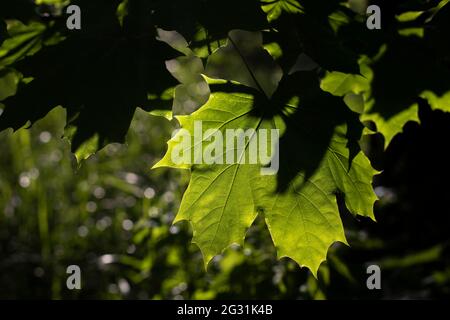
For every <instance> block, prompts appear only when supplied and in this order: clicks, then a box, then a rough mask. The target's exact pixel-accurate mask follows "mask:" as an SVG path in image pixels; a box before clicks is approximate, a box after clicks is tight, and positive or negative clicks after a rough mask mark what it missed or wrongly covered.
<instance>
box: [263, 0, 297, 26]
mask: <svg viewBox="0 0 450 320" xmlns="http://www.w3.org/2000/svg"><path fill="white" fill-rule="evenodd" d="M262 9H263V10H264V12H265V13H266V14H267V20H269V22H271V21H274V20H276V19H278V18H279V17H280V15H281V13H282V12H287V13H290V14H296V13H302V12H303V8H302V6H301V5H300V4H299V3H298V1H297V0H263V1H262Z"/></svg>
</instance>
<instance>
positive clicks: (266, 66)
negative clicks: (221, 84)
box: [205, 30, 283, 97]
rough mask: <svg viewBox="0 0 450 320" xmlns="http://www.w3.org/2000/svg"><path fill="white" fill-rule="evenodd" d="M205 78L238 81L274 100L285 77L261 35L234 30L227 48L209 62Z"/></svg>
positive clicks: (215, 54) (217, 53)
mask: <svg viewBox="0 0 450 320" xmlns="http://www.w3.org/2000/svg"><path fill="white" fill-rule="evenodd" d="M205 73H206V75H207V76H208V77H211V78H215V79H225V80H230V81H237V82H239V83H241V84H244V85H246V86H249V87H251V88H255V89H257V90H259V91H261V92H262V93H264V94H265V95H266V96H267V97H271V96H272V95H273V93H274V92H275V90H276V89H277V87H278V83H279V81H280V80H281V77H282V76H283V71H282V70H281V68H280V67H279V66H278V65H277V64H276V62H275V61H273V58H272V57H271V56H270V54H269V52H267V51H266V50H265V49H264V48H263V38H262V34H261V33H260V32H248V31H242V30H233V31H230V33H229V34H228V41H227V44H226V46H224V47H221V48H219V49H218V50H217V51H215V52H214V53H213V54H212V55H211V56H210V57H209V59H208V63H207V65H206V72H205Z"/></svg>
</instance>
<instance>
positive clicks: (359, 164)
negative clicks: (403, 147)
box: [0, 0, 450, 273]
mask: <svg viewBox="0 0 450 320" xmlns="http://www.w3.org/2000/svg"><path fill="white" fill-rule="evenodd" d="M23 2H24V3H26V4H27V5H28V8H30V10H29V11H27V10H24V11H20V14H19V12H18V11H17V8H16V6H15V4H17V3H18V2H17V1H12V0H11V1H8V4H3V3H4V2H2V5H1V7H0V8H1V10H0V18H1V19H0V44H1V43H2V46H1V47H0V84H1V86H2V87H1V88H0V99H2V101H1V103H2V105H3V106H4V110H3V113H2V114H1V116H0V130H3V129H6V128H9V127H12V128H14V129H18V128H20V127H22V126H24V125H26V124H27V123H33V122H35V121H36V120H38V119H40V118H42V117H44V116H45V115H46V114H47V113H48V112H49V111H50V110H51V109H52V108H54V107H56V106H58V105H61V106H63V107H64V108H65V109H66V110H67V129H68V130H67V135H68V137H69V138H70V139H71V142H72V147H73V151H74V152H77V153H78V155H79V156H80V157H82V158H83V157H85V156H87V155H88V154H89V152H90V151H95V150H96V149H97V148H99V147H102V146H104V145H105V144H107V143H110V142H122V141H123V139H124V136H125V134H126V132H127V130H128V128H129V125H130V122H131V119H132V117H133V114H134V111H135V109H136V108H137V107H141V108H144V109H145V110H148V111H152V110H153V111H155V110H158V112H159V110H160V109H166V110H172V113H173V114H174V115H176V116H177V119H178V121H179V123H180V125H181V127H183V128H184V129H186V130H188V131H191V132H192V133H193V131H194V121H199V120H201V121H202V123H203V130H204V131H206V130H208V129H213V130H216V131H218V132H222V133H223V132H225V130H227V129H237V128H241V129H244V130H246V129H261V128H265V129H278V130H279V132H280V135H281V139H280V143H279V148H280V153H279V156H280V167H279V171H278V173H277V174H276V175H268V176H267V175H261V167H262V165H261V164H259V165H258V164H247V163H244V161H236V163H233V164H194V165H186V164H184V165H179V164H176V163H173V162H172V160H171V159H172V158H171V154H172V152H173V150H174V148H176V146H177V143H178V142H177V141H179V136H175V137H174V138H173V139H172V140H171V141H169V149H168V152H167V154H166V156H165V157H164V158H163V159H162V160H161V161H160V162H159V163H158V164H157V166H170V167H175V168H184V169H189V170H190V171H191V182H190V184H189V186H188V189H187V190H186V193H185V194H184V198H183V202H182V204H181V208H180V211H179V213H178V216H177V218H176V221H179V220H189V221H190V222H191V223H192V226H193V230H194V242H195V243H197V245H198V246H199V248H200V250H201V251H202V253H203V255H204V258H205V263H206V264H207V263H208V262H209V260H210V259H211V258H212V257H214V256H215V255H217V254H219V253H220V252H221V251H223V250H224V249H225V248H227V247H228V246H229V245H230V244H233V243H238V244H242V243H243V241H244V238H245V234H246V230H247V229H248V228H249V227H250V225H251V224H252V223H253V222H254V220H255V219H256V217H257V216H258V215H262V216H263V217H264V219H265V222H266V224H267V226H268V228H269V231H270V234H271V236H272V240H273V242H274V245H275V246H276V247H277V250H278V253H279V256H280V257H284V256H286V257H290V258H292V259H294V260H295V261H296V262H298V263H299V264H300V265H301V266H307V267H308V268H309V269H311V271H312V272H313V273H316V272H317V269H318V267H319V266H320V264H321V262H322V261H324V260H325V258H326V253H327V250H328V248H329V247H330V245H332V244H333V243H334V242H336V241H340V242H343V243H346V237H345V233H344V228H343V226H342V222H341V218H340V212H339V208H338V198H341V199H343V203H344V204H345V207H346V208H347V209H348V211H350V212H351V213H352V214H354V215H362V216H367V217H371V218H374V214H373V205H374V202H375V201H376V195H375V193H374V191H373V188H372V179H373V176H374V175H375V174H377V171H376V170H374V169H373V168H372V166H371V164H370V161H369V159H368V158H367V156H366V155H365V154H364V153H363V152H362V151H361V148H360V145H359V142H360V140H361V138H362V136H363V134H366V133H373V132H379V133H381V134H382V135H383V136H384V138H385V145H386V146H388V144H389V142H390V141H391V140H392V138H393V137H394V136H395V135H396V134H398V133H399V132H401V131H402V128H403V126H404V125H405V124H406V122H408V121H418V105H419V104H423V103H427V104H429V105H430V106H431V107H432V108H434V109H441V110H444V111H449V110H450V81H449V79H450V77H449V76H450V50H449V46H448V43H449V42H448V36H449V32H448V31H449V21H450V17H449V14H450V4H448V0H442V1H439V0H415V1H406V0H399V1H388V0H386V1H384V0H379V1H363V0H350V1H340V0H326V1H325V0H324V1H317V0H275V1H265V0H264V1H258V0H246V1H237V0H232V1H220V0H194V1H184V0H174V1H162V0H148V1H144V0H126V1H119V0H116V1H111V0H95V1H92V0H89V1H88V0H73V1H71V2H70V3H72V4H77V5H79V6H80V7H81V8H82V13H83V15H82V30H73V31H69V30H67V29H66V28H65V16H64V6H65V5H67V4H69V2H61V1H54V2H53V4H51V5H46V7H42V5H41V6H37V7H36V6H34V5H32V4H30V3H31V2H29V1H25V0H23ZM369 2H370V3H369ZM49 3H51V1H50V2H49ZM369 4H377V5H379V6H380V7H381V10H382V29H381V30H368V29H367V27H366V16H365V12H366V11H365V8H366V7H367V6H368V5H369ZM36 9H38V10H36ZM44 9H45V10H44ZM18 20H20V21H21V22H18ZM176 80H178V82H179V83H177V81H176ZM16 86H17V88H16ZM16 91H17V93H16ZM172 108H173V109H172ZM166 113H167V112H166ZM162 121H164V120H162ZM250 139H252V137H251V138H250ZM210 143H211V137H207V138H205V139H204V140H203V141H202V142H201V144H202V146H203V147H204V148H207V147H208V145H209V144H210ZM86 150H87V151H86ZM240 152H241V153H239V152H238V159H244V158H245V156H246V155H247V153H248V144H247V145H246V148H244V149H243V150H241V151H240Z"/></svg>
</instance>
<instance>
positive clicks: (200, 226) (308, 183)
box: [155, 92, 376, 274]
mask: <svg viewBox="0 0 450 320" xmlns="http://www.w3.org/2000/svg"><path fill="white" fill-rule="evenodd" d="M329 99H330V98H329V97H328V96H327V98H326V99H324V102H325V100H326V101H328V102H330V101H331V100H329ZM331 99H332V101H335V102H336V101H340V100H339V99H337V98H332V97H331ZM259 103H261V102H260V101H259V100H258V99H257V98H256V99H255V97H253V96H251V95H244V94H242V93H234V94H233V93H224V92H215V93H212V94H211V96H210V99H209V101H208V102H207V104H206V105H204V106H203V107H202V108H200V109H199V110H198V111H196V112H194V113H193V114H191V115H190V116H179V117H177V119H178V120H179V121H180V124H181V127H182V128H183V129H185V130H187V132H189V133H190V134H191V137H193V136H194V135H195V134H196V133H195V131H196V129H195V123H196V121H202V133H203V135H204V136H203V139H202V140H201V142H200V143H198V144H197V147H199V146H200V145H201V147H202V150H205V148H207V147H208V146H209V145H210V144H211V140H212V138H213V137H212V136H215V134H216V133H217V132H220V133H221V134H222V136H225V132H226V130H227V129H238V128H240V129H243V130H247V129H255V130H256V129H279V130H280V132H281V134H284V136H283V137H282V139H281V141H280V147H281V148H282V149H281V151H280V154H281V155H285V156H286V155H287V153H283V150H284V151H286V149H283V148H284V147H291V148H292V146H289V145H288V146H286V144H285V142H286V140H283V138H285V137H287V139H288V141H287V142H288V144H289V143H292V141H290V139H289V136H291V135H295V141H296V143H297V144H298V146H299V147H300V149H301V147H304V149H302V150H300V151H301V152H303V159H302V161H303V162H305V163H306V164H308V161H314V160H315V159H314V157H311V156H310V154H311V153H313V152H315V150H316V149H317V148H322V147H323V148H324V154H323V156H322V158H321V159H320V163H319V165H318V167H317V169H316V170H314V171H313V172H308V171H307V170H302V171H301V172H298V173H297V174H296V176H295V178H294V179H293V180H291V181H290V182H289V185H288V188H287V190H286V191H284V192H281V191H279V190H278V188H279V179H280V176H277V175H272V176H266V175H261V171H260V170H261V167H262V164H261V163H259V164H249V163H248V161H247V162H245V161H244V159H248V157H249V144H251V141H252V140H251V139H256V135H253V136H252V138H251V139H250V140H249V141H248V142H247V144H246V146H245V148H244V149H238V150H240V151H238V157H237V159H239V161H236V162H235V163H232V164H210V165H208V164H201V163H198V164H189V163H177V162H176V161H174V158H173V155H174V154H178V153H179V151H180V149H181V150H183V153H187V154H188V158H189V159H190V160H191V163H193V162H194V160H195V159H199V158H198V157H199V155H200V154H201V151H200V153H199V151H198V150H199V149H198V148H196V147H195V146H194V144H193V143H188V144H184V143H186V141H187V140H184V138H183V136H184V135H185V134H186V131H179V132H178V133H177V135H175V136H174V137H173V138H172V139H171V140H170V141H169V143H168V145H169V149H168V151H167V153H166V155H165V156H164V158H163V159H162V160H161V161H160V162H158V163H157V164H156V165H155V168H157V167H163V166H168V167H174V168H183V169H191V172H192V175H191V181H190V184H189V186H188V189H187V190H186V193H185V194H184V197H183V200H182V203H181V206H180V210H179V212H178V215H177V217H176V219H175V222H178V221H180V220H189V221H190V222H191V224H192V226H193V230H194V236H193V242H194V243H196V244H197V245H198V246H199V248H200V250H201V251H202V253H203V256H204V259H205V264H206V265H207V264H208V262H209V261H210V260H211V259H212V258H213V257H214V256H215V255H217V254H219V253H220V252H222V251H223V250H224V249H225V248H227V247H228V246H229V245H231V244H233V243H237V244H241V245H242V244H243V241H244V238H245V234H246V230H247V229H248V228H249V227H250V225H251V224H252V223H253V221H254V220H255V218H256V217H257V215H258V213H259V214H263V215H264V217H265V219H266V223H267V225H268V227H269V230H270V233H271V235H272V239H273V241H274V244H275V246H276V247H277V249H278V255H279V257H280V258H281V257H283V256H287V257H290V258H292V259H294V260H295V261H296V262H297V263H299V264H300V265H301V266H306V267H308V268H309V269H310V270H311V271H312V272H313V273H314V274H316V272H317V269H318V267H319V266H320V264H321V262H322V261H324V260H325V257H326V253H327V250H328V248H329V246H330V245H331V244H332V243H334V242H336V241H341V242H343V243H346V239H345V235H344V230H343V226H342V222H341V220H340V216H339V210H338V206H337V201H336V192H341V193H342V194H343V195H344V198H345V203H346V206H347V208H348V209H349V210H350V211H351V212H352V213H354V214H360V215H365V216H369V217H371V218H373V203H374V201H375V200H376V195H375V193H374V192H373V190H372V187H371V181H372V177H373V175H374V174H376V171H375V170H374V169H372V167H371V165H370V162H369V160H368V159H367V158H366V157H365V156H364V155H363V153H361V152H358V153H357V154H356V156H354V157H353V156H352V155H351V151H350V149H349V148H348V145H349V143H350V139H352V138H350V137H351V134H350V131H351V129H350V126H349V125H348V124H345V123H344V124H338V125H336V126H335V127H332V128H329V129H330V130H331V132H330V135H331V136H330V137H328V134H324V131H325V130H323V129H324V127H322V126H320V125H319V126H315V125H314V124H317V123H319V122H320V121H323V120H320V119H321V118H323V117H327V119H326V121H324V123H325V125H323V126H327V125H328V124H333V123H334V122H335V119H336V116H335V114H334V112H333V109H334V108H335V107H336V105H333V106H330V105H329V104H321V105H320V107H319V108H310V107H306V106H305V107H304V109H303V108H302V107H299V109H298V110H297V107H296V106H290V105H286V106H285V108H284V109H285V110H284V112H283V115H281V114H280V115H276V116H274V117H273V118H267V117H265V116H263V115H261V116H255V115H254V112H255V109H256V110H258V109H259V107H260V106H259V105H258V104H259ZM293 110H294V111H295V112H294V114H292V111H293ZM345 110H346V107H345V106H342V107H341V108H339V112H344V113H345ZM286 117H287V118H286ZM286 119H287V120H286ZM289 119H290V120H289ZM291 121H293V122H294V123H296V126H294V127H293V126H292V125H291V124H292V123H291ZM211 129H212V131H208V132H206V130H211ZM197 130H198V129H197ZM290 130H293V131H294V132H293V133H292V131H290ZM211 132H214V134H213V133H211ZM197 134H199V132H197ZM317 135H319V138H318V137H317ZM322 137H324V139H322ZM189 141H191V142H192V140H191V138H189ZM224 144H225V142H224ZM318 145H319V146H318ZM228 152H229V151H228V150H226V151H225V154H226V153H228ZM239 152H240V153H239ZM216 155H218V156H219V157H220V156H223V155H224V153H221V152H218V153H216ZM351 159H353V160H351ZM295 160H296V159H285V161H288V162H292V161H295ZM281 164H282V165H284V164H285V162H283V161H282V162H281ZM309 164H311V163H309ZM312 165H315V163H314V164H312ZM293 166H294V167H295V166H296V165H295V164H293ZM280 170H281V167H280Z"/></svg>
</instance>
